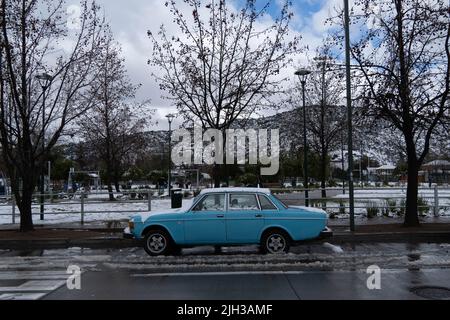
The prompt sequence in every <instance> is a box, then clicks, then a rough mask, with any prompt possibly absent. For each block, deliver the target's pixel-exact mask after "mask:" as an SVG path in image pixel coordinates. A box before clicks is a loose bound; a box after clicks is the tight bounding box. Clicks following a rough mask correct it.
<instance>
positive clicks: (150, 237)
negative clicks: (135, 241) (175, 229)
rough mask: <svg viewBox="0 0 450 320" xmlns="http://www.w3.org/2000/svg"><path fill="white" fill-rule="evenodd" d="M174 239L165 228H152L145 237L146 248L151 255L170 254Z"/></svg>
mask: <svg viewBox="0 0 450 320" xmlns="http://www.w3.org/2000/svg"><path fill="white" fill-rule="evenodd" d="M171 243H172V239H171V238H170V235H169V234H168V233H167V232H166V231H164V230H150V231H149V232H147V234H146V235H145V238H144V249H145V251H146V252H147V253H148V254H149V255H151V256H159V255H164V254H168V253H169V252H170V249H171Z"/></svg>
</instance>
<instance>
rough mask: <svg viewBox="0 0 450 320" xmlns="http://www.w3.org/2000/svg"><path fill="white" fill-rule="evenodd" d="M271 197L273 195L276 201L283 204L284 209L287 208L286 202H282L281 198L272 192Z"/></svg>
mask: <svg viewBox="0 0 450 320" xmlns="http://www.w3.org/2000/svg"><path fill="white" fill-rule="evenodd" d="M272 197H274V198H275V199H277V200H278V202H279V203H280V204H281V205H282V206H283V208H284V209H287V208H288V206H287V204H286V203H284V202H283V200H281V199H280V198H278V197H277V196H276V195H274V194H272Z"/></svg>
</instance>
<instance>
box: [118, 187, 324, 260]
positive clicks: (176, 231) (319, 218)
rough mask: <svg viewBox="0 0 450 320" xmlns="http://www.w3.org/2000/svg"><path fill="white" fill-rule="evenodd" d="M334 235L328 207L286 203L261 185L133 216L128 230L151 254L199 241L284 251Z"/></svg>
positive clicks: (211, 192)
mask: <svg viewBox="0 0 450 320" xmlns="http://www.w3.org/2000/svg"><path fill="white" fill-rule="evenodd" d="M331 235H332V232H331V230H330V229H329V228H328V227H327V214H326V213H325V211H323V210H320V209H314V208H306V207H293V206H286V205H285V204H284V203H283V202H282V201H281V200H279V199H278V198H277V197H275V196H274V195H272V194H271V192H270V190H269V189H262V188H216V189H205V190H203V191H202V192H201V193H200V194H199V195H198V196H197V197H195V198H194V199H193V201H192V203H190V205H189V206H187V207H185V208H180V209H168V210H166V211H163V212H148V213H143V214H138V215H135V216H133V217H132V218H131V220H130V221H129V226H128V227H127V228H126V229H125V230H124V237H125V238H134V239H137V240H144V241H143V245H144V249H145V251H146V252H147V253H148V254H149V255H152V256H155V255H162V254H170V253H173V252H176V251H177V250H179V249H180V248H181V247H191V246H198V245H214V246H221V245H226V246H229V245H243V244H260V245H261V249H262V251H263V252H265V253H282V252H288V250H289V247H290V245H291V244H293V243H295V242H297V241H301V240H308V239H314V238H318V237H328V236H331Z"/></svg>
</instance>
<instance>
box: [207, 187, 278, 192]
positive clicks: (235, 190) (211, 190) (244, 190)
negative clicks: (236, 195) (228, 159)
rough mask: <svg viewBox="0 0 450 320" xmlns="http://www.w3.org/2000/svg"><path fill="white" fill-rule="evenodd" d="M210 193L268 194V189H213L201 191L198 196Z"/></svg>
mask: <svg viewBox="0 0 450 320" xmlns="http://www.w3.org/2000/svg"><path fill="white" fill-rule="evenodd" d="M212 192H215V193H217V192H260V193H266V194H270V189H266V188H233V187H229V188H213V189H211V188H210V189H203V190H202V191H201V192H200V194H205V193H212Z"/></svg>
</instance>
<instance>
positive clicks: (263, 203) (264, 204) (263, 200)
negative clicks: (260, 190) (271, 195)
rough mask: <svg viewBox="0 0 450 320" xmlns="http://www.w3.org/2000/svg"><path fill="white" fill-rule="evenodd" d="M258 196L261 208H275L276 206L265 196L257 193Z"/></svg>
mask: <svg viewBox="0 0 450 320" xmlns="http://www.w3.org/2000/svg"><path fill="white" fill-rule="evenodd" d="M258 198H259V204H260V205H261V210H277V207H275V205H274V204H273V203H272V202H271V201H270V200H269V199H267V197H265V196H263V195H260V194H259V195H258Z"/></svg>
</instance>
